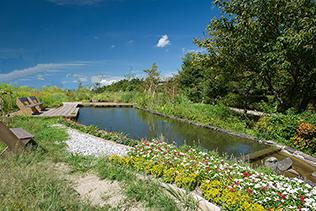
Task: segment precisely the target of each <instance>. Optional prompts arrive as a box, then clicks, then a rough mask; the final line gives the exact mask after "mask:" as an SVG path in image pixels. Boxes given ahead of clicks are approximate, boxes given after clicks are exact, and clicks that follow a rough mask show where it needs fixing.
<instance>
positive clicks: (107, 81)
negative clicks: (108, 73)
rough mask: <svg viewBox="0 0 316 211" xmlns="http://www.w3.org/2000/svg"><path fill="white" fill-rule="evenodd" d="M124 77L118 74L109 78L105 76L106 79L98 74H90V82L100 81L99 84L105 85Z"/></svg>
mask: <svg viewBox="0 0 316 211" xmlns="http://www.w3.org/2000/svg"><path fill="white" fill-rule="evenodd" d="M122 79H124V78H123V77H119V76H114V77H111V78H106V79H101V78H100V76H92V77H91V82H92V83H100V84H101V86H107V85H111V84H112V83H115V82H117V81H119V80H122Z"/></svg>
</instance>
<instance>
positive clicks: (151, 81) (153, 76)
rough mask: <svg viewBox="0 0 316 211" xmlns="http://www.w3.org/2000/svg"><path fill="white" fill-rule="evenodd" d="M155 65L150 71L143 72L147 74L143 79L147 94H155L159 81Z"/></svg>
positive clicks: (158, 73)
mask: <svg viewBox="0 0 316 211" xmlns="http://www.w3.org/2000/svg"><path fill="white" fill-rule="evenodd" d="M157 68H158V67H157V66H156V63H153V65H152V67H151V69H150V70H149V69H145V70H143V71H144V72H145V73H147V77H146V79H145V92H146V91H147V92H148V94H150V93H151V92H153V93H155V91H156V89H157V86H158V82H159V80H160V71H158V70H157Z"/></svg>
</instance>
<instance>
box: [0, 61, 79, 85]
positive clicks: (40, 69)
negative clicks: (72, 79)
mask: <svg viewBox="0 0 316 211" xmlns="http://www.w3.org/2000/svg"><path fill="white" fill-rule="evenodd" d="M83 65H85V64H80V63H77V64H75V63H69V64H53V63H50V64H38V65H36V66H35V67H30V68H26V69H23V70H13V71H12V72H10V73H3V74H0V82H4V83H8V82H9V81H12V80H16V79H21V78H25V77H29V76H32V75H36V74H39V73H44V72H60V71H61V70H58V69H63V68H69V67H75V66H83Z"/></svg>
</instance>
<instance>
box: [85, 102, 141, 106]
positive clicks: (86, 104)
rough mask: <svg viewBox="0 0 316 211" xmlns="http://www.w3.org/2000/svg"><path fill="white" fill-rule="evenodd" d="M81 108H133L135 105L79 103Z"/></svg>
mask: <svg viewBox="0 0 316 211" xmlns="http://www.w3.org/2000/svg"><path fill="white" fill-rule="evenodd" d="M79 105H82V106H95V107H133V106H134V105H136V103H98V102H95V103H94V102H92V103H79Z"/></svg>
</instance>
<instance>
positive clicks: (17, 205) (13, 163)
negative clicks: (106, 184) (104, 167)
mask: <svg viewBox="0 0 316 211" xmlns="http://www.w3.org/2000/svg"><path fill="white" fill-rule="evenodd" d="M12 120H13V121H12ZM56 121H57V120H56V119H46V118H29V117H15V118H14V119H10V120H9V121H4V122H5V123H6V124H7V125H8V126H9V127H22V128H24V129H25V130H27V131H28V132H30V133H31V134H33V135H34V136H35V138H34V142H33V146H32V147H31V146H28V148H29V151H27V152H20V153H17V154H10V153H9V154H7V155H6V156H5V157H1V162H0V178H1V182H0V198H1V203H0V210H101V208H100V207H96V206H92V205H90V204H88V203H86V202H83V201H80V200H78V194H77V193H76V192H75V191H74V189H72V188H71V183H70V182H69V181H67V180H65V179H63V178H61V177H60V175H59V173H58V171H57V170H56V169H55V168H54V167H55V163H54V161H58V160H63V159H64V158H63V157H64V154H63V153H64V147H65V145H64V144H63V143H62V141H63V140H65V139H66V138H67V134H66V132H65V129H64V128H59V127H50V126H49V125H51V124H53V123H55V122H56ZM35 143H36V144H35Z"/></svg>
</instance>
